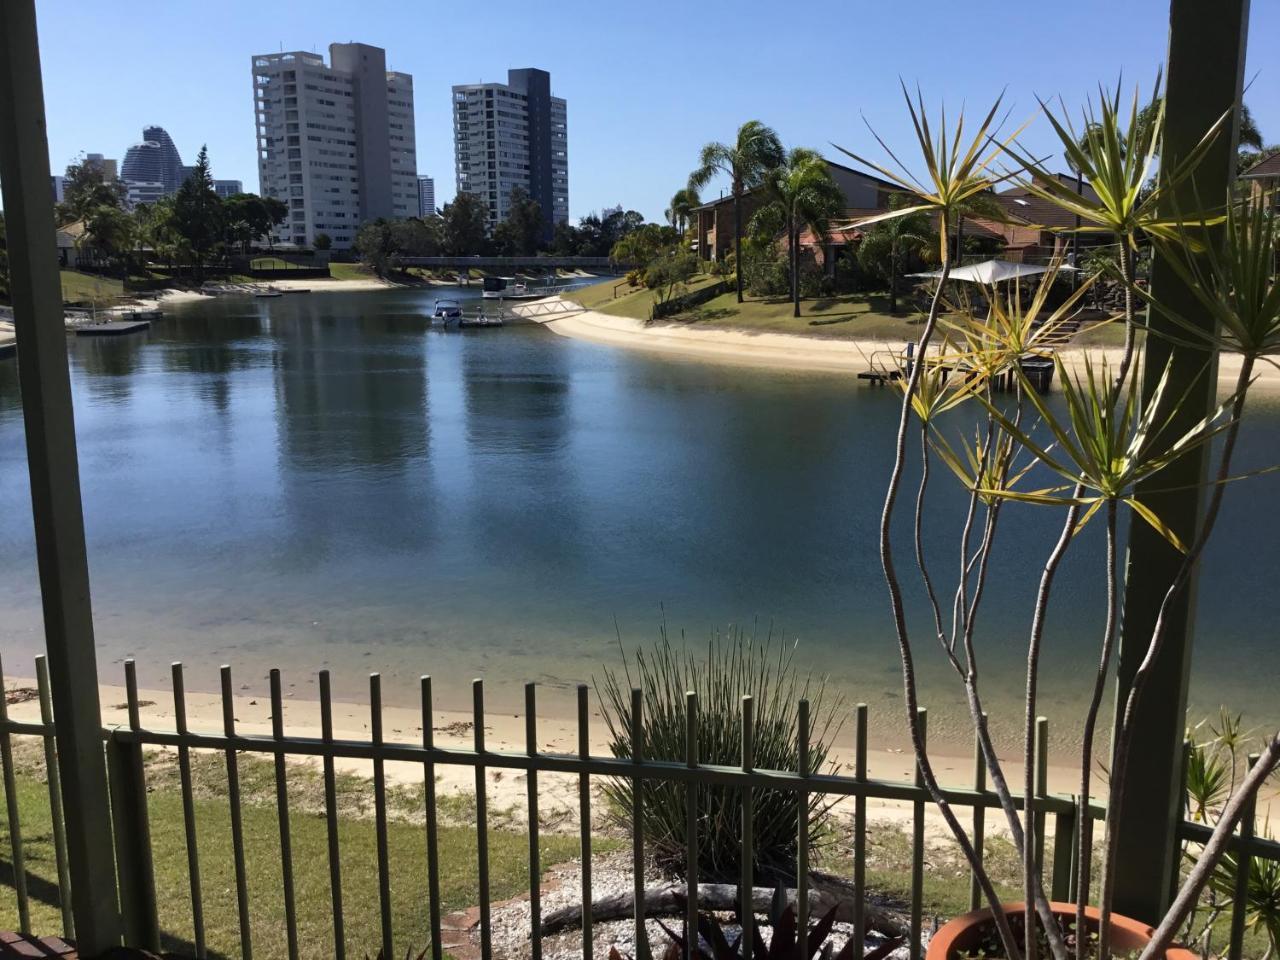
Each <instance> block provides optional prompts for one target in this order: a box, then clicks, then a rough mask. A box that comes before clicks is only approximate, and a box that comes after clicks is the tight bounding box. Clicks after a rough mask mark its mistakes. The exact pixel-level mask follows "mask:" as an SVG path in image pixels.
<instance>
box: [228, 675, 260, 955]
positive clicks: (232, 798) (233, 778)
mask: <svg viewBox="0 0 1280 960" xmlns="http://www.w3.org/2000/svg"><path fill="white" fill-rule="evenodd" d="M222 728H223V730H222V732H223V733H224V734H226V736H227V738H228V739H231V738H234V737H235V735H236V706H235V703H234V701H233V700H232V693H231V667H230V666H229V665H227V664H223V665H222ZM226 756H227V802H228V804H229V805H230V808H231V854H232V858H233V860H234V861H235V871H236V911H237V915H238V916H239V918H240V956H241V957H242V958H243V960H253V936H252V932H251V930H250V927H249V878H248V876H247V872H246V870H245V864H244V821H243V819H242V817H241V814H240V762H239V761H238V760H237V759H236V748H235V746H234V745H233V744H230V743H228V744H227V749H226Z"/></svg>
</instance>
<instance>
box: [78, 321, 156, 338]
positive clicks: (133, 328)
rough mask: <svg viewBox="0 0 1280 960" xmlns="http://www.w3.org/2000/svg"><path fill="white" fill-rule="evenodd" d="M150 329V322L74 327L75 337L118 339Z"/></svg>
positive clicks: (110, 323) (108, 323)
mask: <svg viewBox="0 0 1280 960" xmlns="http://www.w3.org/2000/svg"><path fill="white" fill-rule="evenodd" d="M150 329H151V321H150V320H107V321H106V322H104V323H88V324H85V325H83V326H79V327H76V328H75V330H76V336H77V337H120V336H124V335H125V334H127V333H141V332H142V331H143V330H150Z"/></svg>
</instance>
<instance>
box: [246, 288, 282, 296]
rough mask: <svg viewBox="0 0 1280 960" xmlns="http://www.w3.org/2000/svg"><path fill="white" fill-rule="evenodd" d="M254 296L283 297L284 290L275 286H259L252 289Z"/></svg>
mask: <svg viewBox="0 0 1280 960" xmlns="http://www.w3.org/2000/svg"><path fill="white" fill-rule="evenodd" d="M253 295H254V296H255V297H283V296H284V291H283V290H280V289H279V288H277V287H260V288H258V289H257V290H255V291H253Z"/></svg>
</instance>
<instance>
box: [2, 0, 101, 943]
mask: <svg viewBox="0 0 1280 960" xmlns="http://www.w3.org/2000/svg"><path fill="white" fill-rule="evenodd" d="M0 183H2V184H3V188H4V211H5V221H6V229H7V231H8V239H9V242H8V250H9V267H10V293H11V295H12V298H13V315H14V327H15V329H16V332H17V339H18V347H19V350H20V351H21V360H20V362H19V364H18V378H19V383H20V385H21V390H22V412H23V421H24V423H25V426H26V440H27V463H28V469H29V471H30V475H31V512H32V516H33V519H34V521H35V539H36V556H37V562H38V566H39V570H40V594H41V600H42V603H43V609H44V628H45V650H46V653H47V654H48V657H49V675H50V681H51V686H52V688H53V712H54V720H55V726H56V737H57V744H58V760H59V764H60V772H61V775H62V798H63V807H64V810H65V812H66V818H67V820H66V831H67V867H68V872H69V873H70V876H71V907H72V913H73V915H74V917H75V927H76V937H77V942H78V946H79V948H80V952H81V954H82V955H84V956H94V955H96V954H98V953H101V952H103V951H105V950H107V949H109V948H110V947H112V946H115V945H116V944H118V943H119V940H120V916H119V913H118V910H117V903H116V874H115V861H114V857H113V854H112V849H111V818H110V814H109V812H108V811H109V807H108V804H107V777H106V770H105V767H104V765H103V760H102V716H101V712H100V709H99V703H98V670H97V658H96V655H95V650H94V643H93V618H92V608H91V604H90V600H89V569H88V563H87V560H86V555H85V540H84V516H83V513H82V509H81V504H80V475H79V465H78V463H77V460H76V441H75V425H74V422H73V417H72V409H71V380H70V376H69V374H68V371H67V344H66V332H65V328H64V325H63V317H62V291H61V282H60V279H59V275H58V257H57V249H56V246H55V237H54V228H53V195H52V192H51V191H50V189H49V143H48V138H47V136H46V134H45V119H44V84H43V81H42V78H41V73H40V51H39V45H38V42H37V38H36V12H35V2H34V0H5V2H4V3H0Z"/></svg>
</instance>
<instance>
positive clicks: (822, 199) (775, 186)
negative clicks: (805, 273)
mask: <svg viewBox="0 0 1280 960" xmlns="http://www.w3.org/2000/svg"><path fill="white" fill-rule="evenodd" d="M761 186H762V187H763V189H764V194H765V196H766V197H767V198H768V201H769V202H768V206H766V207H764V208H762V209H761V211H760V212H761V213H765V212H766V211H768V212H769V214H771V215H774V216H777V217H778V219H779V220H781V222H782V227H783V229H784V230H785V231H786V232H787V254H788V257H789V260H790V271H791V303H792V316H795V317H798V316H800V234H801V232H802V231H803V230H805V229H806V228H808V229H809V230H810V231H811V232H812V233H813V235H814V236H815V237H819V238H823V239H825V238H826V236H827V227H828V225H829V224H830V221H831V218H832V217H833V216H836V215H838V214H839V213H840V212H841V210H842V209H843V208H844V194H843V193H842V192H841V190H840V187H839V186H837V185H836V182H835V180H833V179H832V178H831V172H830V170H829V169H828V168H827V161H826V160H824V159H823V158H822V156H821V154H819V153H818V152H817V151H816V150H809V149H807V148H806V147H797V148H795V149H794V150H792V151H791V152H789V153H788V154H787V155H786V157H785V158H783V161H782V163H781V164H780V165H778V166H777V167H774V168H773V169H772V170H770V171H768V173H767V174H766V176H765V178H764V181H763V183H762V184H761Z"/></svg>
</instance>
